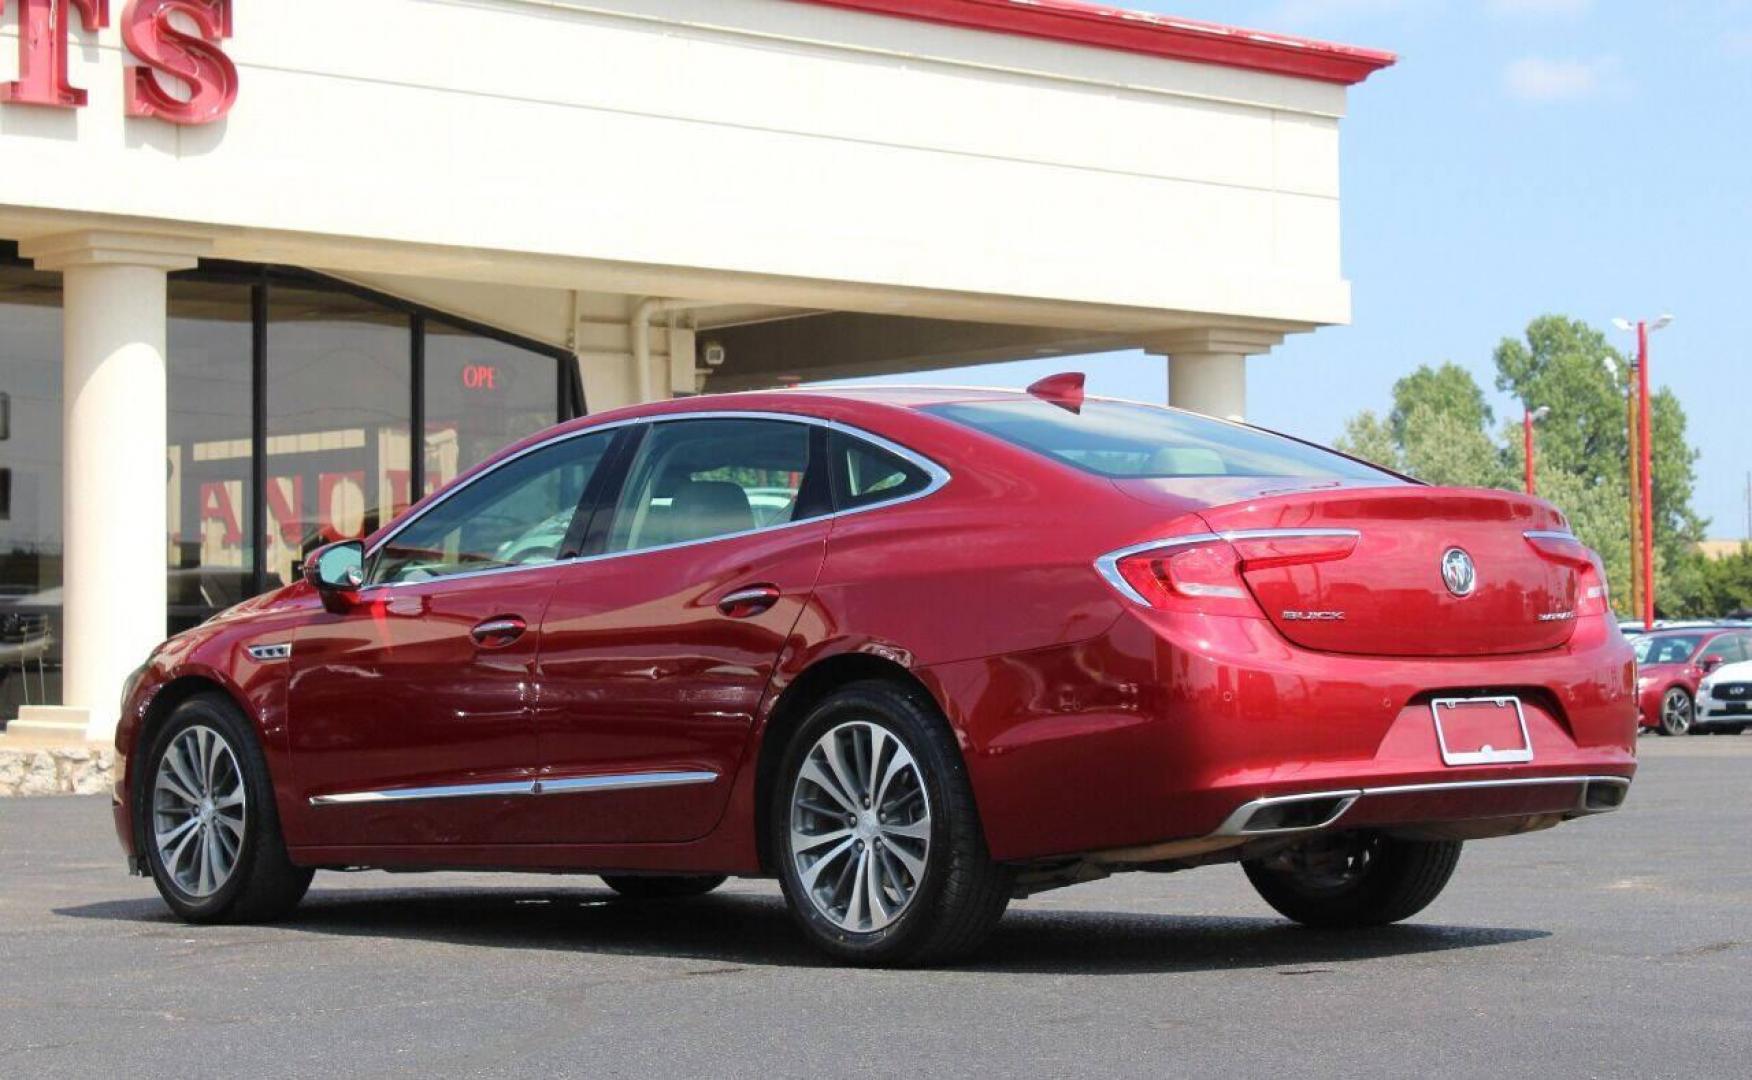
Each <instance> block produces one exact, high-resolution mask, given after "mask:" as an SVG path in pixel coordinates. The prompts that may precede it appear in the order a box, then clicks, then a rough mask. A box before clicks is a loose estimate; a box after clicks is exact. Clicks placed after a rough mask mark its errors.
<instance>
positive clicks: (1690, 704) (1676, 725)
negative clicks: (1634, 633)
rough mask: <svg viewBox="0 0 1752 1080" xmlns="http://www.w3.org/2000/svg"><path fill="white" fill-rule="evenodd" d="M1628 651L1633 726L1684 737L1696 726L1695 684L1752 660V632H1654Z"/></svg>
mask: <svg viewBox="0 0 1752 1080" xmlns="http://www.w3.org/2000/svg"><path fill="white" fill-rule="evenodd" d="M1633 647H1634V648H1635V649H1636V697H1637V721H1638V722H1639V723H1640V724H1641V725H1642V726H1643V727H1644V728H1647V729H1650V730H1653V731H1658V732H1660V733H1661V734H1662V735H1685V734H1689V733H1690V732H1691V730H1692V724H1693V723H1694V722H1695V720H1696V714H1697V710H1696V704H1697V684H1698V683H1699V682H1700V681H1702V679H1703V677H1704V676H1705V675H1708V674H1709V673H1710V672H1712V671H1714V670H1715V669H1716V668H1718V667H1720V666H1722V665H1723V664H1732V663H1737V662H1739V661H1741V660H1752V631H1749V630H1744V629H1734V628H1730V627H1722V628H1720V629H1713V630H1712V629H1695V628H1693V629H1685V630H1656V631H1654V632H1652V633H1648V634H1642V635H1640V636H1638V637H1637V638H1636V639H1635V641H1634V643H1633Z"/></svg>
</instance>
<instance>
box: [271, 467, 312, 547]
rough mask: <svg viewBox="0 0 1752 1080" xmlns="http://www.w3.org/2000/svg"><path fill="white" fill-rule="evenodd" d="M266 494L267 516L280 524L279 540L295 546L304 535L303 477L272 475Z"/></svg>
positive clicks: (289, 545) (288, 545)
mask: <svg viewBox="0 0 1752 1080" xmlns="http://www.w3.org/2000/svg"><path fill="white" fill-rule="evenodd" d="M288 486H290V488H291V490H290V492H288V490H287V488H288ZM267 495H268V517H269V519H270V520H271V521H276V522H278V523H279V525H280V542H281V543H282V544H285V545H286V546H287V547H290V548H295V547H297V546H298V541H299V540H300V539H302V537H303V535H304V511H303V509H302V507H303V506H304V477H302V476H276V477H273V478H271V479H270V480H269V481H268V492H267Z"/></svg>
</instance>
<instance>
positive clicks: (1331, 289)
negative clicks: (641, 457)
mask: <svg viewBox="0 0 1752 1080" xmlns="http://www.w3.org/2000/svg"><path fill="white" fill-rule="evenodd" d="M3 8H4V11H3V13H0V721H9V722H10V730H9V735H8V738H11V739H17V738H19V737H21V734H23V735H26V736H30V737H45V736H49V737H52V736H55V735H64V736H67V737H71V738H75V739H76V738H79V737H80V736H81V735H83V736H85V737H89V738H91V739H92V740H95V741H102V740H105V739H107V738H108V736H109V734H110V732H111V731H112V730H113V728H114V725H115V720H116V709H117V702H118V699H119V697H120V694H121V687H122V683H123V681H124V679H125V678H126V677H127V675H128V673H129V672H130V671H131V670H132V669H133V668H134V667H135V666H136V665H137V664H138V663H140V662H141V661H142V660H143V659H144V658H145V656H146V654H147V653H148V652H149V651H150V650H151V648H152V647H153V646H154V645H155V644H156V643H157V642H158V641H159V640H160V639H161V638H162V637H163V636H164V635H165V633H166V631H167V629H168V630H176V629H179V628H182V627H186V626H189V625H192V624H193V623H196V622H199V621H200V620H202V619H204V618H206V617H208V616H209V615H211V614H212V613H214V612H215V611H217V610H220V609H222V608H223V607H226V606H228V605H230V604H232V603H235V602H237V601H239V600H241V599H244V598H246V597H248V596H251V595H254V594H256V593H259V592H261V591H264V590H267V589H271V588H274V587H276V586H278V585H281V584H282V583H284V582H286V581H287V580H289V579H290V577H291V575H292V574H293V568H294V566H295V565H296V564H297V562H298V560H299V559H300V558H301V557H302V556H303V554H304V553H305V552H307V551H308V550H309V549H310V548H311V547H313V546H314V545H316V544H318V543H321V542H324V541H326V540H332V539H337V538H342V537H350V536H357V535H361V534H363V533H364V532H366V531H369V530H371V529H372V528H374V527H375V526H376V525H377V524H378V523H380V522H382V521H384V520H386V519H387V518H389V517H391V516H393V515H394V514H396V513H397V512H398V511H400V510H401V509H403V508H405V507H406V506H408V505H409V504H410V503H411V502H413V501H414V500H416V499H417V498H418V497H419V496H420V495H421V494H422V493H424V492H428V491H430V490H432V489H433V488H434V487H436V486H438V485H441V484H443V483H444V482H446V481H447V480H449V479H450V478H451V477H453V476H455V475H457V473H458V472H459V471H461V470H464V469H466V468H468V467H470V466H472V465H474V464H475V463H477V462H479V461H480V460H482V459H483V458H484V457H485V456H486V455H488V454H490V453H492V452H493V451H494V450H496V449H497V448H499V447H500V446H502V445H504V444H505V443H506V442H508V441H510V440H512V439H515V438H517V437H519V436H522V435H524V434H527V433H528V432H531V431H533V430H536V429H538V428H540V427H542V426H545V425H547V424H551V423H553V422H554V421H556V420H559V419H565V418H568V417H571V416H575V415H579V414H581V413H585V412H598V411H601V410H604V409H609V408H614V407H617V406H622V405H626V404H629V403H634V402H641V401H650V400H655V399H661V398H667V397H671V396H675V395H682V394H694V393H699V392H702V391H705V392H714V391H729V390H742V389H749V388H758V387H765V386H773V385H780V384H785V383H791V382H798V381H812V380H818V379H826V378H837V377H846V376H854V375H863V374H873V373H890V372H904V371H911V370H927V369H931V368H938V367H943V366H947V365H950V364H962V363H971V362H983V361H991V360H1006V359H1016V358H1024V357H1040V356H1053V355H1074V354H1081V353H1088V352H1094V351H1107V350H1115V349H1142V350H1143V351H1144V352H1145V354H1147V356H1148V357H1150V359H1148V360H1147V361H1145V362H1148V363H1152V364H1156V365H1160V368H1161V370H1162V372H1163V385H1164V394H1165V397H1166V400H1168V401H1169V402H1170V403H1172V404H1174V405H1177V406H1181V407H1185V408H1190V409H1196V410H1200V411H1203V412H1208V413H1212V414H1216V415H1223V416H1241V415H1243V414H1244V413H1245V409H1246V403H1245V372H1246V368H1247V365H1248V360H1249V358H1250V357H1253V358H1258V357H1263V356H1264V355H1265V354H1267V353H1269V352H1270V351H1271V350H1272V349H1273V348H1274V347H1275V346H1276V345H1278V344H1279V343H1281V342H1282V341H1283V340H1284V339H1285V337H1286V336H1288V335H1292V334H1297V333H1305V332H1308V331H1311V330H1313V329H1314V328H1316V327H1319V326H1322V325H1329V324H1335V323H1343V322H1345V321H1346V320H1347V319H1348V317H1349V311H1350V292H1349V285H1348V283H1347V282H1346V281H1345V280H1344V278H1343V275H1342V272H1341V269H1340V259H1339V211H1340V206H1339V176H1338V171H1339V170H1338V160H1339V129H1340V121H1341V119H1342V117H1343V115H1344V111H1345V104H1346V95H1347V93H1348V90H1349V87H1351V86H1352V85H1355V84H1357V83H1359V82H1361V81H1362V80H1363V79H1364V78H1366V77H1367V76H1368V75H1369V74H1370V73H1371V72H1374V71H1376V70H1378V69H1380V68H1382V67H1384V66H1386V65H1387V64H1390V63H1391V62H1392V57H1391V56H1389V55H1387V54H1384V53H1378V52H1373V51H1369V50H1364V49H1356V48H1351V47H1348V46H1341V45H1333V44H1327V43H1320V42H1312V41H1306V40H1301V39H1296V38H1290V37H1285V36H1280V35H1274V34H1269V33H1261V32H1256V31H1247V30H1238V29H1234V28H1228V27H1221V26H1213V25H1209V24H1203V23H1193V22H1188V21H1185V20H1181V19H1177V18H1173V17H1169V16H1154V15H1143V14H1137V13H1132V12H1124V11H1118V10H1113V9H1107V8H1098V7H1091V6H1087V5H1084V4H1078V3H1071V2H1067V0H371V2H370V3H361V2H359V0H299V2H298V3H288V2H284V0H18V2H15V3H12V4H6V5H3ZM1266 362H1267V361H1261V363H1266Z"/></svg>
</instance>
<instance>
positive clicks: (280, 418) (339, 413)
mask: <svg viewBox="0 0 1752 1080" xmlns="http://www.w3.org/2000/svg"><path fill="white" fill-rule="evenodd" d="M411 332H412V331H411V327H410V317H409V316H407V315H404V314H402V313H400V312H396V311H389V310H385V309H384V308H382V307H380V306H378V305H375V304H373V303H371V302H370V301H368V300H365V299H363V298H360V297H356V296H353V295H351V294H348V293H341V292H323V291H316V290H307V289H297V288H283V287H281V286H279V285H274V286H271V287H270V288H269V290H268V326H267V335H268V363H267V368H268V372H267V375H268V386H267V412H268V432H267V438H268V459H267V491H266V496H267V497H266V504H267V505H266V509H267V515H266V528H265V534H266V535H265V536H264V537H263V541H262V546H263V554H264V560H263V564H264V566H265V568H266V573H267V580H266V582H265V585H266V587H268V588H270V589H271V588H277V587H279V586H280V585H283V584H286V583H287V582H289V581H291V580H292V568H293V566H294V564H295V563H297V562H299V561H301V560H302V559H303V557H304V556H305V555H307V554H308V553H309V552H310V551H312V550H313V549H315V548H317V547H319V546H321V545H323V544H326V543H328V542H330V541H333V540H344V539H350V538H353V537H359V536H364V535H365V534H366V533H369V532H371V531H372V530H373V529H375V528H377V526H378V525H379V524H380V523H382V522H383V521H385V520H387V516H393V515H394V514H396V513H399V512H400V511H401V510H402V509H404V508H406V507H407V506H408V505H409V504H410V503H411V502H412V499H411V498H410V495H411V479H410V474H409V468H408V464H409V454H408V444H409V442H410V435H411V432H412V426H413V418H412V411H413V410H412V402H413V389H412V386H413V383H412V375H411V372H412V363H413V361H412V351H411V350H412V344H411V343H412V338H411Z"/></svg>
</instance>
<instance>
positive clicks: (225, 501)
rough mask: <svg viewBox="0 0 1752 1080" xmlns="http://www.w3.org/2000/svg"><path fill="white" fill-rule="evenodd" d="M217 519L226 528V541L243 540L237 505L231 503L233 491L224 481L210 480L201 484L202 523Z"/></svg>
mask: <svg viewBox="0 0 1752 1080" xmlns="http://www.w3.org/2000/svg"><path fill="white" fill-rule="evenodd" d="M209 521H217V522H218V523H219V526H220V528H222V529H223V530H224V534H223V536H224V542H225V543H227V544H237V543H241V542H242V541H243V529H241V528H239V527H238V524H237V507H235V506H233V505H232V503H231V491H230V489H229V488H227V487H226V486H225V483H224V481H217V482H209V483H205V484H202V485H201V523H202V524H206V523H207V522H209Z"/></svg>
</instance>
